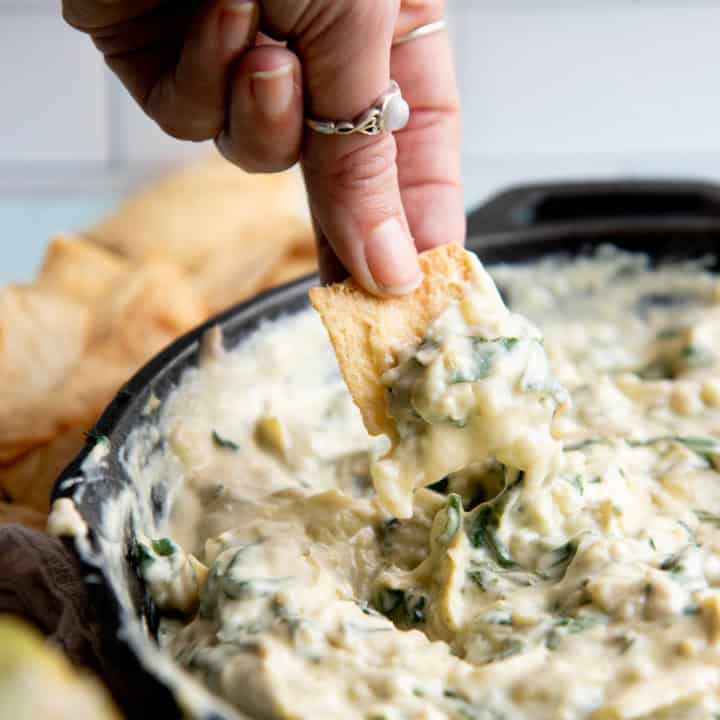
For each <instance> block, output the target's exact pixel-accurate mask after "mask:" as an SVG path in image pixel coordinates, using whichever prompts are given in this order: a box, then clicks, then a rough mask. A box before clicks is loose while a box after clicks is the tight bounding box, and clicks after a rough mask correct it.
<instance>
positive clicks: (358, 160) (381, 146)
mask: <svg viewBox="0 0 720 720" xmlns="http://www.w3.org/2000/svg"><path fill="white" fill-rule="evenodd" d="M396 156H397V152H396V147H395V143H394V141H392V140H391V139H390V138H389V137H388V138H385V139H383V140H382V141H380V142H377V143H374V144H372V145H370V146H367V147H363V148H360V149H358V150H355V151H354V152H351V153H348V154H347V155H345V156H342V157H341V158H340V159H339V161H338V164H337V167H336V169H335V170H334V171H333V173H332V175H333V178H332V179H333V184H334V185H335V187H337V189H338V190H341V191H351V192H365V191H369V190H372V191H376V190H377V188H378V187H382V186H383V184H384V183H385V182H386V181H388V180H391V179H393V178H394V177H395V176H396V174H397V167H396V164H395V160H396Z"/></svg>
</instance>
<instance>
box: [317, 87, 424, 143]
mask: <svg viewBox="0 0 720 720" xmlns="http://www.w3.org/2000/svg"><path fill="white" fill-rule="evenodd" d="M409 121H410V106H409V105H408V104H407V102H406V101H405V98H403V96H402V92H401V91H400V86H399V85H398V84H397V83H396V82H395V81H394V80H393V82H392V84H391V86H390V89H389V90H388V91H387V92H386V93H385V94H384V95H383V96H382V97H381V98H380V99H379V100H378V101H377V102H376V103H375V104H374V105H372V106H371V107H369V108H368V109H367V110H366V111H365V112H364V113H362V114H361V115H359V116H358V117H357V118H356V119H355V120H353V121H350V120H313V119H312V118H306V120H305V124H306V125H307V126H308V127H309V128H311V129H312V130H315V132H319V133H321V134H323V135H352V134H353V133H361V134H363V135H379V134H380V133H383V132H391V133H392V132H397V131H398V130H402V129H403V128H404V127H405V126H406V125H407V124H408V122H409Z"/></svg>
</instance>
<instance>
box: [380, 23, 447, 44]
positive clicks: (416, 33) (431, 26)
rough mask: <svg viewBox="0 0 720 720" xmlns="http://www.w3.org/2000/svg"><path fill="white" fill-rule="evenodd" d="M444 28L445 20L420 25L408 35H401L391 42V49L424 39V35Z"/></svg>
mask: <svg viewBox="0 0 720 720" xmlns="http://www.w3.org/2000/svg"><path fill="white" fill-rule="evenodd" d="M446 27H447V23H446V22H445V20H437V21H436V22H431V23H428V24H427V25H421V26H420V27H416V28H415V29H414V30H411V31H410V32H409V33H405V35H401V36H400V37H399V38H398V39H397V40H395V41H394V42H393V47H395V46H396V45H402V44H403V43H406V42H410V41H411V40H417V39H418V38H421V37H425V36H426V35H433V34H434V33H437V32H441V31H442V30H444V29H445V28H446Z"/></svg>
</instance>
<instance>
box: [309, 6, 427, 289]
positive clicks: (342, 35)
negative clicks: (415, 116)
mask: <svg viewBox="0 0 720 720" xmlns="http://www.w3.org/2000/svg"><path fill="white" fill-rule="evenodd" d="M327 7H328V11H327V13H326V17H324V18H323V22H324V23H327V26H326V29H325V30H324V31H323V30H322V29H321V30H320V31H319V30H318V28H317V27H313V29H312V37H313V39H312V40H311V41H305V40H303V38H302V36H301V37H300V38H298V42H297V51H298V54H299V55H300V57H301V59H302V62H303V66H304V69H305V78H306V79H305V82H306V87H307V99H308V106H307V111H308V113H309V115H310V116H311V117H313V118H317V119H327V120H349V119H353V118H355V117H357V116H358V115H359V114H360V113H362V112H363V111H364V110H366V109H367V108H368V107H370V106H371V105H372V104H373V103H375V101H376V100H377V99H378V98H379V97H381V96H382V95H383V94H384V93H385V92H386V91H387V90H388V88H389V87H390V49H391V43H392V36H393V31H394V28H395V24H396V21H397V15H398V9H399V3H397V2H394V1H389V0H363V2H357V0H347V1H346V2H337V0H335V1H334V2H328V5H327ZM328 15H329V16H330V17H327V16H328ZM396 154H397V148H396V144H395V139H394V138H393V136H392V135H391V134H389V133H385V134H382V135H375V136H365V135H359V134H353V135H345V136H337V135H322V134H320V133H316V132H314V131H313V130H311V129H307V130H306V132H305V139H304V143H303V151H302V165H303V171H304V174H305V181H306V185H307V189H308V196H309V202H310V209H311V212H312V214H313V218H314V220H315V223H316V224H317V226H318V229H319V230H320V232H321V233H322V235H323V236H324V237H325V238H327V240H328V242H329V243H330V246H331V247H332V249H333V250H334V252H335V254H336V255H337V256H338V258H339V259H340V261H341V262H342V264H343V265H344V266H345V268H346V269H347V270H348V271H349V272H350V273H351V274H352V275H353V276H354V278H355V279H356V281H357V282H358V283H360V284H361V285H362V286H363V287H365V289H367V290H368V291H370V292H372V293H374V294H377V295H394V294H402V293H405V292H409V291H411V290H413V289H414V288H415V287H416V286H417V285H418V283H419V281H420V270H419V266H418V260H417V251H416V249H415V242H414V240H413V238H412V236H411V235H410V232H409V230H408V223H407V219H406V217H405V212H404V210H403V205H402V200H401V196H400V188H399V184H398V174H397V166H396V163H395V160H396Z"/></svg>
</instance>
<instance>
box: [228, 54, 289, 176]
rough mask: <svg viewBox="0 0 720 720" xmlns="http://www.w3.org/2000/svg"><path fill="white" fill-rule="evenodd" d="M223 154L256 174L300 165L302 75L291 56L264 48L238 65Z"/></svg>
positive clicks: (230, 94) (246, 57) (230, 102)
mask: <svg viewBox="0 0 720 720" xmlns="http://www.w3.org/2000/svg"><path fill="white" fill-rule="evenodd" d="M229 98H230V100H229V106H228V111H227V118H226V123H225V127H224V129H223V131H222V132H221V133H220V135H219V136H218V138H217V141H216V142H217V146H218V148H219V149H220V151H221V152H222V153H223V155H225V157H227V158H228V159H229V160H231V161H232V162H235V163H237V164H238V165H240V166H241V167H243V168H244V169H245V170H248V171H250V172H278V171H280V170H285V169H287V168H289V167H291V166H292V165H294V164H295V163H296V162H297V159H298V157H299V155H300V144H301V141H302V133H303V98H302V72H301V69H300V61H299V59H298V57H297V55H295V53H293V52H292V51H291V50H288V49H287V48H285V47H282V46H280V45H273V44H264V45H262V46H260V47H256V48H253V49H252V50H249V51H248V52H247V53H245V55H244V56H243V57H242V59H241V60H240V61H239V62H238V64H237V66H236V67H235V69H234V71H233V77H232V79H231V82H230V93H229Z"/></svg>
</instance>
